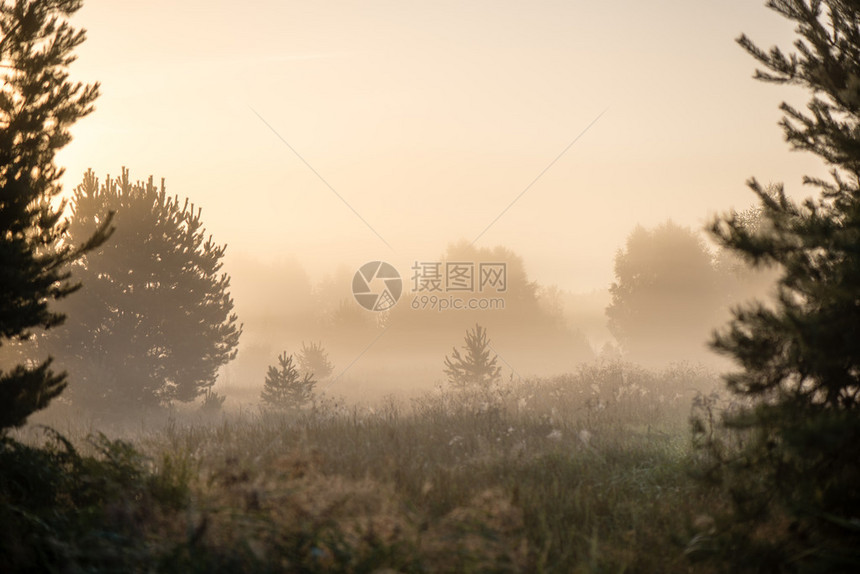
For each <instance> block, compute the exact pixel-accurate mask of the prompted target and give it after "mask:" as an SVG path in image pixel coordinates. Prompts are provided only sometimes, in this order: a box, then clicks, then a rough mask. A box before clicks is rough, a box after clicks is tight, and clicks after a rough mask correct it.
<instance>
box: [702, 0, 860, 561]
mask: <svg viewBox="0 0 860 574" xmlns="http://www.w3.org/2000/svg"><path fill="white" fill-rule="evenodd" d="M768 6H769V7H770V8H772V9H773V10H775V11H776V12H778V13H779V14H781V15H782V16H784V17H785V18H787V19H789V20H791V21H793V22H795V23H796V24H797V28H796V31H797V33H798V35H799V36H800V39H799V40H798V41H797V42H796V43H795V45H794V46H795V48H796V50H797V52H796V53H791V54H787V53H785V52H783V51H782V50H780V49H779V48H772V49H771V50H770V51H768V52H766V51H764V50H761V49H760V48H758V47H757V46H756V45H755V44H754V43H753V42H752V41H751V40H750V39H749V38H747V37H746V36H741V37H740V38H739V40H738V42H739V43H740V45H741V46H742V47H743V48H744V49H746V50H747V51H748V52H749V53H750V54H751V55H752V56H753V57H754V58H755V59H756V60H758V62H759V63H760V64H761V65H762V66H763V67H764V70H757V71H756V78H757V79H760V80H763V81H766V82H772V83H777V84H793V85H799V86H802V87H805V88H807V89H808V90H810V91H811V92H812V97H811V100H810V102H809V105H808V112H806V113H805V112H802V111H800V110H797V109H795V108H794V107H792V106H790V105H788V104H782V106H781V109H782V111H783V112H784V114H785V116H784V119H783V121H782V127H783V131H784V133H785V137H786V139H787V141H788V142H789V143H790V144H791V146H792V147H793V148H794V149H795V150H807V151H811V152H813V153H814V154H816V155H818V156H819V157H820V158H822V159H823V160H824V161H825V162H827V163H828V164H830V165H831V166H832V168H833V169H832V181H824V180H819V179H813V178H805V179H804V183H806V184H808V185H812V186H816V187H818V188H819V189H820V190H821V193H820V196H819V197H818V198H815V199H808V200H806V201H805V202H803V203H802V204H797V203H796V202H794V201H792V200H791V199H789V198H788V197H787V196H786V194H785V192H784V189H783V187H782V186H777V187H775V188H774V190H773V191H772V192H770V193H769V192H768V190H767V189H765V188H764V187H763V186H761V185H760V184H759V183H758V182H757V181H755V180H754V179H753V180H751V181H750V183H749V186H750V188H751V189H752V191H753V192H754V193H755V194H756V195H757V196H758V197H759V199H760V202H761V219H762V222H763V224H762V225H761V226H759V227H758V228H757V229H751V228H749V227H748V226H745V225H744V224H743V221H742V220H741V219H740V218H739V217H738V216H737V215H736V214H728V215H726V216H724V217H721V218H719V219H717V220H716V221H715V222H714V223H713V226H712V233H713V236H714V237H715V238H716V239H717V241H719V242H720V243H721V244H722V245H723V246H725V247H726V248H728V249H732V250H733V251H734V252H736V253H737V254H739V255H740V256H741V257H743V258H744V259H745V260H746V261H747V262H749V263H751V264H754V265H759V266H762V265H764V266H768V265H769V266H774V267H776V268H777V269H778V270H779V280H778V285H777V299H776V301H774V302H773V303H771V304H767V305H766V304H763V303H759V302H754V303H750V304H747V305H744V306H741V307H738V308H736V309H735V310H734V313H733V315H734V317H733V320H732V321H731V323H730V324H729V325H728V327H727V328H724V329H723V330H721V331H720V332H718V333H717V334H716V335H715V337H714V340H713V346H714V348H715V349H716V350H717V351H719V352H721V353H724V354H726V355H728V356H730V357H732V358H733V359H734V360H735V361H736V362H737V363H738V365H739V366H740V370H739V371H737V372H734V373H731V374H729V375H728V376H727V377H726V381H727V384H728V388H729V390H730V391H731V392H732V393H733V394H734V395H735V396H737V397H739V398H741V399H743V400H744V401H747V404H743V403H742V404H741V406H740V407H739V408H737V409H734V410H732V411H729V412H728V413H726V415H725V417H724V423H723V424H724V426H725V428H726V429H728V430H730V431H732V432H733V433H734V434H735V435H736V436H738V437H741V439H742V444H741V446H739V447H737V448H727V446H726V443H725V441H723V440H720V439H719V437H717V438H716V439H715V440H708V441H705V447H706V452H708V453H709V454H710V456H711V462H712V464H713V467H712V468H711V469H710V472H709V473H708V476H711V477H713V478H714V479H715V480H716V481H717V484H721V485H722V486H723V487H724V488H726V489H727V491H728V492H730V493H731V494H732V497H733V500H734V502H735V504H734V512H733V515H732V517H731V521H729V522H728V523H727V526H726V528H725V529H724V530H725V531H724V537H723V538H722V541H723V545H722V546H719V547H718V550H719V551H720V552H721V554H722V555H723V556H724V557H726V558H734V559H736V562H735V566H736V567H737V568H744V569H752V570H758V571H761V570H772V571H777V570H778V571H797V570H803V571H854V570H857V569H858V568H860V552H858V550H857V549H858V548H860V527H858V525H857V520H858V517H860V488H858V485H860V467H858V465H857V461H858V459H860V442H858V440H857V437H858V436H860V416H858V415H860V413H859V412H858V407H860V380H858V378H860V331H858V326H860V305H858V299H857V293H858V290H860V250H858V245H860V136H858V134H860V58H858V54H860V33H858V21H860V5H858V4H857V3H856V2H843V1H837V0H831V1H813V2H809V1H806V0H773V1H771V2H769V3H768Z"/></svg>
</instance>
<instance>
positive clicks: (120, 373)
mask: <svg viewBox="0 0 860 574" xmlns="http://www.w3.org/2000/svg"><path fill="white" fill-rule="evenodd" d="M72 201H73V217H72V222H71V224H70V226H69V229H68V235H69V237H71V238H72V239H76V238H77V237H79V234H81V233H82V231H83V230H86V229H89V228H91V227H92V224H93V221H94V219H96V218H97V217H99V215H98V214H100V213H103V212H105V211H106V210H111V211H114V212H115V213H116V216H115V220H116V226H117V231H116V233H115V234H114V237H113V240H112V241H111V242H110V243H108V244H105V245H103V246H101V247H99V248H98V249H95V250H93V251H91V252H90V253H88V254H87V255H86V257H85V258H84V259H83V260H82V261H81V265H79V266H78V267H77V268H76V270H75V271H76V273H78V274H79V275H80V277H81V278H82V279H83V280H84V282H85V283H86V284H87V286H88V288H87V289H85V290H84V291H82V292H81V293H80V294H78V295H76V296H74V297H70V298H69V300H68V301H67V305H66V308H67V309H68V312H69V314H70V316H73V317H74V319H73V320H70V321H69V326H68V327H69V328H68V329H65V330H63V332H62V333H60V334H58V335H59V336H55V337H47V338H46V339H45V342H44V344H45V346H47V347H48V348H49V349H50V350H51V351H52V352H54V353H55V354H56V355H57V360H58V362H60V363H61V364H63V365H64V366H66V367H67V368H69V369H74V371H75V373H76V376H77V378H78V380H77V382H76V384H75V385H74V388H72V389H70V391H71V392H70V395H71V397H72V398H73V400H74V401H75V402H77V403H78V404H82V405H85V406H88V407H91V408H93V409H94V410H96V411H97V412H99V411H102V412H105V411H110V412H118V413H122V412H125V411H128V410H130V409H137V408H141V407H158V406H161V405H164V404H165V403H168V402H170V401H174V400H177V401H183V402H187V401H191V400H194V399H196V398H197V397H199V396H201V395H203V394H204V393H205V392H206V391H207V390H208V389H210V388H211V387H212V385H213V384H214V382H215V379H216V376H217V370H218V368H219V367H221V366H222V365H224V364H225V363H227V362H228V361H230V360H231V359H233V358H234V357H235V355H236V346H237V345H238V341H239V336H240V335H241V331H242V329H241V326H239V325H237V317H236V315H235V314H234V313H233V312H232V310H233V300H232V298H231V297H230V294H229V292H228V289H229V286H230V278H229V277H228V276H227V274H226V273H221V265H222V263H221V259H222V257H223V256H224V251H225V247H224V246H219V245H217V244H215V243H214V242H213V240H212V237H211V236H209V237H207V236H206V233H205V230H204V229H203V223H202V221H201V211H200V210H199V209H195V207H194V205H193V204H191V205H190V204H189V202H188V200H187V199H186V200H185V201H184V202H180V200H179V198H178V197H170V196H168V195H167V192H166V190H165V187H164V182H163V181H162V183H161V186H160V187H156V186H155V185H154V184H153V181H152V178H151V177H150V178H149V181H148V182H147V183H141V182H135V183H132V182H131V180H130V179H129V173H128V170H126V169H123V170H122V175H121V176H120V177H118V178H116V179H110V178H108V179H106V181H105V182H104V183H103V184H101V185H100V184H99V180H98V179H97V178H96V177H95V175H94V174H93V172H92V171H88V172H87V173H86V174H85V175H84V178H83V181H82V183H81V184H80V185H79V186H78V187H77V188H76V189H75V193H74V196H73V198H72Z"/></svg>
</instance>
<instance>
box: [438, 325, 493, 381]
mask: <svg viewBox="0 0 860 574" xmlns="http://www.w3.org/2000/svg"><path fill="white" fill-rule="evenodd" d="M463 350H464V351H465V352H466V355H465V357H464V356H462V355H461V354H460V351H458V350H457V349H456V347H455V348H454V349H453V353H452V356H451V357H447V356H446V357H445V374H446V375H448V382H449V383H450V384H451V385H452V386H454V387H456V388H459V389H466V388H481V389H486V388H489V387H490V386H492V385H493V384H495V383H498V382H499V381H500V380H501V373H502V368H501V367H499V366H497V365H496V363H497V362H498V359H499V357H498V355H496V354H494V353H493V354H492V357H491V356H490V354H491V349H490V341H489V339H488V338H487V331H486V329H484V328H483V327H481V326H480V325H477V324H476V325H475V328H474V329H470V330H468V331H466V344H465V345H464V346H463Z"/></svg>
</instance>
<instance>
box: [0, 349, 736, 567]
mask: <svg viewBox="0 0 860 574" xmlns="http://www.w3.org/2000/svg"><path fill="white" fill-rule="evenodd" d="M718 384H719V382H718V380H717V378H716V377H715V376H713V375H711V374H709V373H707V372H704V371H701V370H698V369H695V368H691V367H684V366H679V367H674V368H671V369H667V370H665V371H663V372H660V373H655V372H649V371H645V370H641V369H638V368H635V367H632V366H630V365H621V364H604V365H595V366H592V367H584V368H583V369H581V370H580V371H579V372H577V373H575V374H572V375H568V376H563V377H557V378H552V379H540V380H529V381H522V382H509V383H508V384H507V385H503V386H502V387H500V388H498V389H493V390H490V391H483V392H452V391H445V390H441V389H440V390H438V391H436V392H433V393H429V394H427V395H425V396H422V397H420V398H417V399H412V400H409V401H400V402H398V401H397V400H396V399H393V398H392V399H389V400H385V401H382V402H380V403H378V404H376V405H374V406H372V407H371V406H347V405H343V404H338V403H337V402H336V401H334V400H329V399H322V400H320V401H318V402H317V404H316V405H315V406H314V408H312V409H309V410H307V411H302V412H287V411H280V412H274V411H263V410H259V411H248V410H245V411H243V412H240V413H221V414H217V415H214V416H210V417H208V418H202V417H185V416H175V417H172V418H171V419H170V420H169V421H168V423H167V424H166V425H164V426H163V427H161V428H158V429H150V430H145V431H142V432H140V431H139V432H137V433H135V434H134V435H133V436H130V437H128V440H127V441H125V442H124V441H116V440H114V441H111V440H108V439H106V438H103V437H102V438H101V439H99V438H98V435H96V436H95V437H93V436H90V437H89V438H86V436H85V435H86V433H83V432H81V433H78V434H77V435H76V436H71V437H70V438H71V439H72V444H73V445H74V449H75V452H76V454H75V456H77V457H78V458H79V459H80V460H82V461H84V462H83V463H81V464H72V466H73V467H74V468H75V469H76V470H75V472H79V473H83V474H82V475H81V476H82V478H81V479H80V480H82V481H83V484H84V487H83V488H84V489H86V488H87V487H94V486H95V485H97V486H98V489H97V490H98V491H99V493H100V494H98V495H93V496H91V497H90V498H86V497H85V498H84V499H83V500H77V501H76V500H74V498H75V497H76V496H78V494H72V495H70V496H67V497H66V498H71V499H73V500H72V501H71V502H67V503H66V505H65V506H63V505H62V504H60V505H59V506H60V509H61V510H57V511H56V512H60V513H62V512H65V513H66V514H65V515H63V516H64V518H62V520H60V521H59V522H58V524H59V525H62V524H65V525H66V530H62V529H61V528H60V527H59V526H52V524H51V522H50V521H48V522H47V523H46V524H47V525H46V526H45V527H44V528H42V527H41V526H39V527H38V528H37V527H36V526H34V527H33V530H34V531H36V532H37V533H38V532H42V535H45V532H47V533H48V534H50V537H53V538H56V540H52V541H50V543H48V542H45V543H44V544H43V545H42V546H44V548H43V549H42V550H40V552H42V553H43V555H41V556H40V555H32V556H30V555H22V556H19V557H18V558H17V559H18V560H19V563H20V564H28V563H32V564H38V563H40V562H39V561H40V560H42V561H43V562H44V563H46V564H49V565H52V564H72V565H74V568H64V569H63V570H64V571H75V569H79V571H107V570H111V569H120V570H122V569H124V568H131V569H132V570H138V571H153V570H154V571H172V572H189V571H191V572H194V571H196V572H215V571H225V572H226V571H231V572H234V571H245V572H282V571H283V572H296V571H303V572H327V571H340V572H373V571H388V572H395V571H402V572H436V571H458V572H487V571H492V572H522V571H528V572H688V571H701V570H702V566H701V565H698V564H696V563H694V562H692V561H691V560H690V556H689V554H690V552H691V550H695V548H696V545H697V544H701V543H702V541H703V540H705V539H706V538H707V533H708V528H709V526H710V518H709V517H708V516H707V515H706V514H705V511H704V509H706V508H709V507H712V506H713V505H714V504H719V503H720V501H719V500H714V499H709V498H708V497H713V496H716V495H714V494H707V492H706V491H705V490H703V489H702V488H701V486H700V485H699V484H697V482H696V481H695V480H694V479H693V478H691V476H690V474H689V472H688V469H689V468H690V464H691V458H692V452H691V439H690V432H689V424H688V418H689V414H690V405H691V400H692V398H693V396H695V394H696V393H697V392H702V393H707V392H710V391H711V390H712V389H713V388H714V387H715V386H717V385H718ZM39 432H40V431H39V430H38V429H36V428H31V429H29V430H25V431H23V432H21V433H20V434H19V438H21V439H22V440H24V441H25V442H31V443H32V442H33V441H36V440H40V438H39V436H40V435H39V434H38V433H39ZM72 435H75V433H74V432H72ZM68 448H72V447H70V446H62V445H60V446H58V447H57V448H56V449H55V450H56V452H57V456H58V457H59V458H58V460H59V461H60V466H62V464H66V465H67V466H68V461H67V460H66V461H65V463H64V462H63V460H60V459H62V456H60V455H62V453H63V452H66V451H67V449H68ZM66 458H67V459H68V456H67V457H66ZM87 461H89V462H87ZM94 461H98V462H97V463H96V462H94ZM81 469H83V470H81ZM58 472H59V471H58ZM49 478H50V477H49ZM52 480H56V479H55V478H52ZM78 486H80V485H78ZM58 488H59V487H58ZM68 488H70V489H71V487H68ZM60 490H61V489H60ZM54 504H56V502H54ZM34 520H35V518H34ZM64 521H65V522H64ZM70 525H71V526H70ZM40 528H41V530H40ZM52 528H55V529H56V532H53V531H52ZM94 530H95V534H94V533H93V532H94ZM9 535H10V536H12V538H14V537H15V536H23V535H24V534H21V533H10V534H9ZM28 535H32V534H28ZM93 537H95V538H96V540H95V542H93V540H92V538H93ZM22 542H24V541H22ZM42 542H44V541H42ZM9 544H11V543H9ZM91 548H95V550H89V549H91ZM0 560H2V559H0ZM16 564H17V563H16ZM13 565H15V564H13ZM0 566H3V563H2V562H0Z"/></svg>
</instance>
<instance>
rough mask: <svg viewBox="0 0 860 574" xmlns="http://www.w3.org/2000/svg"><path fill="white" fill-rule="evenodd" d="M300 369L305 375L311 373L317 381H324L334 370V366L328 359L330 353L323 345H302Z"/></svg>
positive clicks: (299, 357)
mask: <svg viewBox="0 0 860 574" xmlns="http://www.w3.org/2000/svg"><path fill="white" fill-rule="evenodd" d="M298 359H299V369H300V370H301V371H302V372H303V373H310V374H311V375H313V376H314V378H316V379H317V380H319V379H324V378H326V377H327V376H329V375H330V374H331V373H332V371H333V370H334V365H332V364H331V361H329V359H328V353H326V351H325V349H323V347H322V343H311V344H310V345H306V344H305V343H304V342H303V343H302V348H301V350H300V351H299V354H298Z"/></svg>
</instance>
